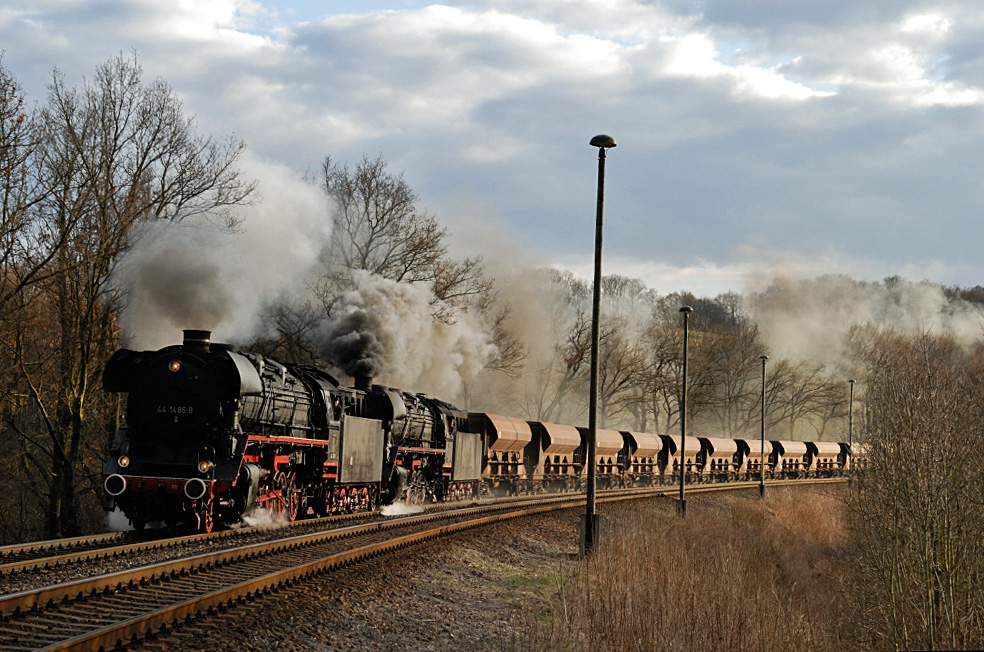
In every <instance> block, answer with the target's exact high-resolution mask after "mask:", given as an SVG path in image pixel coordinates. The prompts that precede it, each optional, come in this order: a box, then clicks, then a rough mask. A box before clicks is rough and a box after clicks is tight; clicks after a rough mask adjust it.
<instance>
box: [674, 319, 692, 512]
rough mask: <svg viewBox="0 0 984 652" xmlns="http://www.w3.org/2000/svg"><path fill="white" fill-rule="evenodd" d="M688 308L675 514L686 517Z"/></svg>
mask: <svg viewBox="0 0 984 652" xmlns="http://www.w3.org/2000/svg"><path fill="white" fill-rule="evenodd" d="M693 311H694V309H693V308H691V307H690V306H683V307H682V308H680V312H681V313H682V314H683V387H681V388H680V502H679V503H678V504H677V514H679V515H680V516H686V515H687V496H686V494H685V491H686V490H685V489H684V487H685V485H686V476H687V470H686V461H687V344H688V342H689V340H690V313H692V312H693Z"/></svg>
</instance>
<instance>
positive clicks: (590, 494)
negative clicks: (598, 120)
mask: <svg viewBox="0 0 984 652" xmlns="http://www.w3.org/2000/svg"><path fill="white" fill-rule="evenodd" d="M590 145H591V146H592V147H597V148H598V200H597V203H596V207H597V210H596V215H595V250H594V288H593V295H592V304H591V394H590V396H589V397H588V451H587V459H585V461H584V463H585V464H586V465H587V467H588V487H587V505H586V507H585V514H584V523H583V525H582V527H581V549H582V551H583V552H584V553H585V554H589V553H590V552H591V551H592V550H593V549H594V547H595V546H596V544H597V543H598V517H597V515H596V514H595V483H596V480H595V475H596V466H597V461H598V459H597V458H598V349H599V348H600V346H601V328H600V320H601V231H602V228H601V227H602V222H603V215H604V205H605V156H606V154H607V152H608V150H609V149H610V148H612V147H615V139H614V138H612V137H611V136H607V135H605V134H599V135H597V136H595V137H594V138H592V139H591V142H590Z"/></svg>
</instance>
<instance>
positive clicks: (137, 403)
mask: <svg viewBox="0 0 984 652" xmlns="http://www.w3.org/2000/svg"><path fill="white" fill-rule="evenodd" d="M184 334H185V337H184V341H183V343H182V344H180V345H174V346H169V347H165V348H163V349H160V350H157V351H142V352H138V351H132V350H128V349H123V350H120V351H117V352H116V353H115V354H114V355H113V356H112V358H111V359H110V360H109V362H108V363H107V365H106V369H105V371H104V373H103V386H104V388H105V389H106V390H107V391H110V392H120V393H125V394H127V407H126V419H125V425H124V426H123V427H122V428H120V430H119V431H118V433H117V436H116V439H115V441H114V443H113V445H112V447H111V452H110V455H109V457H108V459H107V462H106V466H105V469H104V472H103V478H104V487H105V489H106V492H107V493H108V494H109V495H110V496H112V498H113V499H114V501H115V503H116V505H117V506H118V507H119V508H120V510H121V511H122V512H123V513H124V514H125V515H126V516H127V518H129V519H130V522H131V524H132V525H133V526H134V527H135V528H138V529H139V528H142V527H144V525H146V524H147V523H149V522H161V523H164V524H166V525H177V524H186V525H190V526H192V527H194V528H197V529H200V530H204V531H211V530H212V529H213V528H214V527H215V525H217V524H232V523H236V522H238V521H239V520H240V519H241V518H242V517H243V516H244V515H246V514H248V513H250V511H252V510H254V509H255V508H257V507H261V508H267V509H270V510H272V511H274V512H277V513H280V514H282V515H283V516H284V517H285V518H286V519H289V520H294V519H296V518H299V517H300V516H303V515H308V514H315V515H327V514H331V513H337V512H342V511H352V510H355V509H372V508H373V507H375V506H376V505H380V504H387V503H390V502H392V501H394V500H396V499H398V498H401V499H406V498H407V497H409V498H410V499H411V500H413V499H415V498H416V499H426V500H441V499H444V498H445V497H447V496H465V495H471V494H474V493H475V492H476V491H477V481H478V479H479V476H480V473H481V465H482V462H481V455H482V449H481V441H480V437H479V435H477V434H474V433H469V432H467V422H468V419H467V414H465V413H464V412H461V411H459V410H457V409H456V408H454V406H452V405H450V404H448V403H444V402H442V401H439V400H435V399H432V398H429V397H426V396H424V395H419V394H411V393H407V392H402V391H400V390H397V389H393V388H389V387H382V386H379V385H372V383H371V379H369V378H367V377H361V378H357V379H356V384H355V387H345V386H342V385H341V384H340V383H339V382H338V380H336V379H335V378H334V377H333V376H332V375H330V374H329V373H327V372H325V371H323V370H321V369H317V368H315V367H310V366H303V365H290V364H281V363H279V362H276V361H274V360H270V359H267V358H264V357H262V356H259V355H255V354H250V353H240V352H238V351H236V350H234V349H233V348H232V347H230V346H227V345H223V344H215V343H212V342H211V341H210V333H209V332H208V331H198V330H186V331H185V332H184Z"/></svg>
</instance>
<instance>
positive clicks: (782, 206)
mask: <svg viewBox="0 0 984 652" xmlns="http://www.w3.org/2000/svg"><path fill="white" fill-rule="evenodd" d="M408 4H410V5H412V6H414V7H416V8H414V9H408V10H404V9H403V7H405V6H408ZM420 4H421V3H416V2H415V3H399V2H393V3H392V4H390V5H389V8H391V9H392V10H391V11H386V10H385V9H386V8H387V7H386V6H385V5H384V3H378V2H375V3H372V5H371V10H370V9H368V8H367V9H366V10H365V11H362V10H361V9H360V8H359V7H358V6H357V5H355V4H352V3H349V4H347V5H346V9H345V11H346V13H345V14H344V15H331V14H330V13H328V12H329V11H331V9H330V8H329V7H328V5H317V4H305V5H303V6H302V5H296V6H295V5H292V4H291V3H289V2H286V1H285V2H278V3H277V4H276V5H273V4H270V3H267V2H263V1H260V0H251V1H246V0H236V1H233V0H212V1H209V2H191V1H190V0H184V1H182V2H165V1H164V0H140V1H139V2H130V1H124V0H108V1H107V2H102V3H87V2H81V1H72V2H69V1H55V0H37V1H36V2H33V1H32V2H29V1H28V0H20V1H16V2H13V3H8V5H6V6H4V7H3V8H2V9H0V42H2V43H3V44H4V47H5V48H6V53H5V55H4V59H3V63H4V65H5V66H7V67H9V68H10V69H11V70H12V71H13V72H14V74H15V75H16V76H17V77H18V78H19V79H20V80H21V81H23V82H25V85H26V86H27V87H28V88H29V90H30V91H31V93H32V96H33V99H37V98H43V96H44V89H43V85H44V83H45V82H46V81H47V80H48V79H49V71H50V69H51V68H52V67H53V66H57V67H58V68H59V69H60V70H62V72H64V74H65V76H66V80H67V81H68V83H69V84H74V83H77V82H78V81H80V80H81V78H82V77H83V76H91V74H92V72H93V70H94V69H95V66H96V65H97V64H98V63H100V62H101V61H104V60H105V59H107V58H109V57H111V56H114V55H115V54H117V53H118V52H120V51H123V52H128V51H129V50H131V49H135V50H136V51H137V53H138V55H139V58H140V61H141V63H142V64H143V65H144V68H145V71H146V77H147V78H148V79H152V78H154V77H157V76H160V77H163V78H164V79H166V80H167V81H168V82H169V83H171V85H172V86H173V87H174V88H175V89H176V90H177V92H179V93H180V94H181V96H182V97H183V98H184V99H185V101H186V105H187V107H188V110H189V111H190V112H193V113H195V114H196V115H197V117H198V122H199V124H200V125H201V126H202V128H203V130H204V131H205V132H206V133H209V134H213V135H216V136H219V137H221V136H223V135H225V134H228V133H231V132H234V133H235V134H236V135H237V136H239V137H242V138H245V139H246V140H247V141H248V142H249V143H250V145H251V147H252V149H254V150H255V151H257V152H258V153H259V154H260V155H262V156H263V157H265V158H269V159H275V160H278V161H281V162H283V163H285V164H287V165H289V166H291V167H292V168H294V169H295V170H296V171H304V170H306V169H311V168H314V167H316V165H317V163H318V161H319V160H320V159H321V158H322V157H323V156H325V155H327V154H330V155H332V156H333V157H334V158H336V159H338V160H342V161H348V162H354V161H356V160H357V159H359V158H360V157H361V156H362V155H363V154H368V155H369V156H375V155H377V154H382V155H383V156H384V158H386V159H387V160H389V161H390V162H391V164H392V168H393V169H394V170H395V171H400V170H403V171H405V172H406V174H407V178H408V180H409V181H410V182H411V183H412V185H413V187H414V189H415V190H416V191H417V192H418V193H419V194H420V196H421V197H422V199H423V202H424V203H425V204H427V205H430V206H448V205H451V204H453V198H454V197H456V196H460V195H461V194H462V193H465V192H467V193H468V194H469V195H470V196H471V198H472V200H473V203H474V204H475V205H479V206H481V207H482V210H483V211H484V212H487V213H488V215H489V219H494V220H497V221H499V222H500V223H501V224H502V225H503V227H502V231H503V232H504V233H505V234H506V236H507V237H508V238H511V239H513V240H515V241H517V242H519V243H521V244H522V245H523V246H524V247H525V248H526V249H527V250H528V251H529V255H530V257H532V258H534V259H536V258H539V259H541V260H555V261H558V264H563V263H564V262H565V261H570V260H579V259H581V260H583V259H586V258H590V254H591V243H592V240H591V224H590V217H591V215H592V212H591V210H590V207H591V205H592V202H593V199H594V185H593V184H594V175H593V164H594V158H593V152H594V150H593V149H591V148H589V147H588V146H587V140H588V139H589V138H590V137H591V136H592V135H593V134H595V133H600V132H608V133H611V134H612V135H613V136H615V138H616V139H617V140H618V142H619V147H618V149H617V150H616V151H615V152H614V153H613V154H612V155H611V157H610V159H609V170H610V177H609V189H610V190H609V192H610V194H609V199H608V206H609V208H608V210H609V212H610V214H611V215H612V216H613V218H615V219H612V220H611V226H610V228H607V232H606V243H605V248H606V261H609V260H610V261H611V263H612V264H613V265H616V264H620V265H622V267H620V268H613V271H619V270H624V272H623V273H630V272H632V270H637V271H638V275H640V276H643V277H644V278H646V279H647V281H651V282H652V283H653V284H657V283H659V284H665V285H667V286H669V287H670V288H671V289H682V287H683V286H684V285H685V284H687V283H693V284H694V286H693V287H694V288H695V289H699V288H701V287H704V288H707V289H708V291H709V292H710V291H712V290H714V289H715V288H720V287H725V286H730V285H731V284H733V283H738V282H740V281H741V279H742V278H744V276H743V275H745V274H746V273H747V272H748V268H747V267H744V266H743V265H744V263H736V262H733V260H732V258H733V252H734V251H735V248H736V246H737V245H738V244H739V243H748V242H753V243H762V247H759V248H760V249H761V248H769V247H772V248H781V249H783V250H789V251H794V252H797V255H798V256H799V257H800V258H803V259H809V260H821V261H822V259H823V258H824V256H825V255H826V253H825V252H828V251H838V252H843V255H844V257H845V258H844V261H843V262H841V263H839V264H837V265H834V266H833V268H834V269H839V270H842V271H844V272H845V273H849V274H850V273H852V272H856V273H857V274H859V275H861V274H865V273H867V269H868V267H870V268H871V269H877V270H878V273H879V274H881V273H884V275H889V274H891V273H898V272H899V270H906V269H909V267H908V266H910V265H915V266H916V267H915V268H913V269H915V270H916V272H914V273H918V270H920V269H924V270H926V273H927V274H938V275H940V278H944V277H945V278H946V279H947V280H948V282H955V283H958V282H963V283H970V284H973V283H975V282H978V281H977V279H979V278H980V277H981V276H984V267H982V266H981V265H982V264H981V263H980V261H979V258H980V256H979V251H980V249H981V246H982V244H984V243H982V242H981V241H980V239H979V238H978V237H977V231H978V229H977V223H978V222H979V212H980V206H981V205H984V189H982V188H981V185H980V184H979V182H978V179H977V176H979V174H978V173H977V172H976V170H978V169H979V161H978V159H979V151H980V150H981V148H982V146H984V128H982V127H984V113H982V111H984V109H982V105H984V90H982V88H984V86H982V84H984V77H982V74H981V73H980V72H979V71H980V65H979V61H980V60H981V59H984V45H982V44H984V38H982V36H984V34H982V32H984V7H981V8H978V7H977V5H976V4H974V3H967V2H956V3H948V4H946V5H943V4H942V3H934V2H927V3H921V4H920V8H919V10H918V11H913V10H912V5H911V3H910V4H908V5H907V6H898V5H897V3H888V2H884V3H861V4H858V3H856V2H847V1H843V2H842V1H840V0H832V3H831V4H829V5H824V6H823V7H822V8H820V7H819V6H814V5H810V4H809V3H800V4H796V3H793V4H792V5H789V6H788V10H787V11H784V12H775V11H768V10H767V9H768V7H767V3H759V2H754V1H752V2H747V3H734V2H724V1H723V0H707V1H706V2H703V3H701V5H700V6H701V11H700V12H699V13H697V12H695V11H694V10H692V9H691V8H690V7H691V3H686V2H673V1H668V2H663V3H661V4H659V5H658V6H655V5H653V4H650V3H647V2H642V1H634V0H610V1H606V2H601V1H598V0H563V1H562V0H549V1H544V2H536V3H529V2H523V1H520V0H501V1H496V2H491V1H489V0H471V1H469V0H462V1H460V2H448V3H445V4H443V5H431V6H426V7H422V6H420ZM903 4H905V3H903ZM332 6H335V5H332ZM291 9H294V10H295V11H294V12H293V13H292V12H291V11H289V10H291ZM360 12H361V13H360ZM292 16H297V17H298V18H296V19H295V18H293V17H292ZM294 20H297V22H291V21H294ZM93 35H98V38H94V37H93ZM821 98H822V101H818V100H820V99H821ZM438 217H439V218H441V219H442V220H447V221H454V220H458V219H462V218H463V217H465V216H461V215H455V214H451V215H445V214H440V213H439V215H438ZM582 217H584V218H585V219H581V218H582ZM560 224H562V225H563V226H561V227H559V226H558V225H560ZM887 224H893V225H897V226H895V227H893V228H886V226H885V225H887ZM954 234H961V237H955V236H954ZM639 260H659V261H664V262H662V263H660V264H659V265H657V264H654V263H633V262H632V261H639ZM619 261H623V262H621V263H620V262H619ZM695 261H699V262H695ZM704 261H706V262H704ZM865 261H875V262H869V263H866V262H865ZM937 264H938V266H935V267H934V265H937ZM821 268H823V269H827V268H828V267H824V266H823V265H821ZM606 270H607V267H606ZM678 284H679V285H678Z"/></svg>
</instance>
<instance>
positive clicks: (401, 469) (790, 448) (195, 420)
mask: <svg viewBox="0 0 984 652" xmlns="http://www.w3.org/2000/svg"><path fill="white" fill-rule="evenodd" d="M103 387H104V389H105V390H107V391H109V392H120V393H126V394H127V401H126V403H127V407H126V416H125V425H124V427H122V428H120V429H119V431H118V433H117V436H116V438H115V441H114V442H113V444H112V447H111V450H110V454H109V456H108V459H107V461H106V465H105V468H104V471H103V485H104V487H105V490H106V493H107V494H108V495H109V496H110V497H111V498H112V501H113V502H114V503H115V506H116V507H118V508H119V509H120V510H121V511H122V512H123V513H124V514H125V515H126V517H127V518H128V519H129V520H130V523H131V524H132V526H133V527H134V528H136V529H141V528H143V527H144V526H145V525H146V524H147V523H151V522H156V523H161V524H164V525H166V526H178V525H183V526H190V527H192V528H194V529H198V530H202V531H206V532H207V531H211V530H212V529H213V528H215V527H217V526H228V525H232V524H235V523H238V522H240V521H241V519H242V518H243V517H244V516H245V515H247V514H249V513H250V512H252V511H254V510H256V509H268V510H272V511H273V512H275V513H279V514H281V515H282V516H283V517H284V518H286V519H288V520H295V519H298V518H302V517H305V516H309V515H317V516H322V515H328V514H333V513H339V512H351V511H355V510H371V509H374V508H376V507H377V506H380V505H385V504H389V503H393V502H395V501H407V502H409V503H421V502H437V501H447V500H461V499H471V498H477V497H480V496H482V495H490V494H515V493H538V492H544V491H577V490H582V489H583V486H584V478H585V476H586V472H584V469H585V468H586V466H585V456H586V451H587V446H586V436H587V433H588V430H587V429H586V428H579V427H575V426H570V425H562V424H552V423H543V422H535V421H526V420H523V419H518V418H515V417H508V416H502V415H497V414H489V413H477V412H471V413H469V412H464V411H462V410H459V409H457V408H455V407H454V406H453V405H451V404H449V403H446V402H444V401H441V400H438V399H435V398H431V397H428V396H426V395H424V394H413V393H409V392H404V391H401V390H398V389H394V388H391V387H385V386H381V385H374V384H372V380H371V379H370V378H368V377H357V378H356V379H355V383H354V386H353V387H348V386H344V385H342V384H341V383H339V381H338V380H337V379H335V378H334V377H333V376H332V375H331V374H329V373H327V372H325V371H324V370H321V369H318V368H315V367H310V366H304V365H292V364H281V363H279V362H276V361H274V360H271V359H269V358H264V357H262V356H259V355H256V354H252V353H244V352H239V351H236V350H235V349H234V348H233V347H230V346H228V345H224V344H217V343H213V342H211V334H210V333H209V332H208V331H199V330H186V331H184V341H183V343H182V344H178V345H173V346H168V347H165V348H163V349H160V350H157V351H132V350H128V349H122V350H120V351H117V352H116V353H115V354H114V355H113V356H112V358H111V359H110V360H109V362H108V363H107V365H106V368H105V371H104V373H103ZM596 441H597V458H596V460H595V463H596V464H597V466H596V478H597V482H598V486H599V487H601V488H605V487H627V486H656V485H659V484H663V483H673V482H679V477H680V476H679V474H680V472H681V468H682V469H683V471H684V472H685V473H686V474H687V481H690V482H710V481H732V480H741V479H753V478H757V477H758V474H759V473H761V469H762V466H761V465H762V462H763V459H764V460H765V464H766V467H765V471H766V477H791V478H794V477H808V476H819V475H823V476H832V475H838V474H841V473H843V471H844V470H845V469H846V468H848V466H849V465H850V464H851V463H852V459H851V450H850V448H849V446H848V445H847V444H844V443H834V442H795V441H767V442H765V446H764V447H763V446H761V445H760V441H759V440H743V439H728V438H714V437H689V438H687V440H686V446H685V448H683V449H681V446H680V437H678V436H673V435H655V434H651V433H643V432H632V431H615V430H598V431H597V439H596ZM763 448H764V450H763ZM855 449H856V451H855V455H854V457H855V458H856V459H855V461H854V463H855V464H856V465H858V464H860V463H861V460H862V457H863V450H860V449H859V446H858V445H855Z"/></svg>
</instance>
